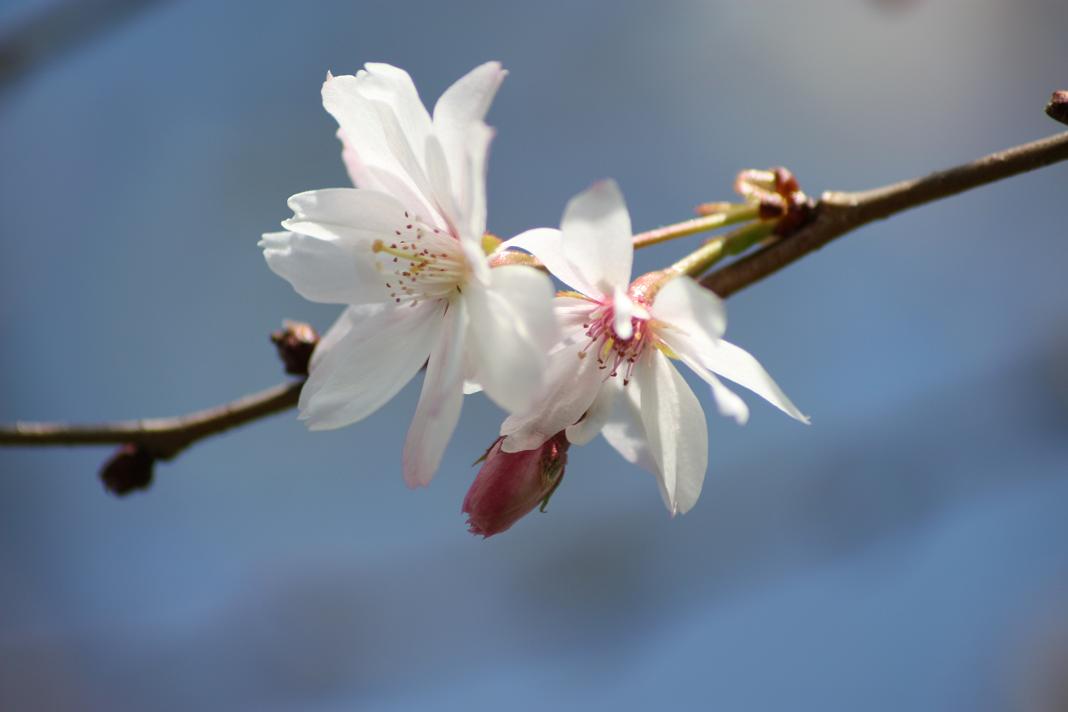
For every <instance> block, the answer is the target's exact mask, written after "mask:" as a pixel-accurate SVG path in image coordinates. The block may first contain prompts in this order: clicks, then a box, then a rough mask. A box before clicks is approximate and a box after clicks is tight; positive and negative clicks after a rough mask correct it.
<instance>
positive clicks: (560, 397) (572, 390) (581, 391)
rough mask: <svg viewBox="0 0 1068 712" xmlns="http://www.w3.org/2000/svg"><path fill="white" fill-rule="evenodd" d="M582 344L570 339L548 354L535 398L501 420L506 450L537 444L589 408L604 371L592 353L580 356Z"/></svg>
mask: <svg viewBox="0 0 1068 712" xmlns="http://www.w3.org/2000/svg"><path fill="white" fill-rule="evenodd" d="M585 346H586V344H585V342H580V341H579V340H577V339H573V340H569V343H567V345H566V346H564V347H563V348H561V349H559V350H558V351H556V352H555V353H553V354H552V355H551V356H550V357H549V367H548V371H547V376H546V381H545V387H544V388H543V389H542V391H541V392H540V393H539V395H538V399H537V401H536V402H535V403H534V404H533V405H532V406H531V407H530V408H529V409H527V410H526V411H524V412H520V413H516V414H514V415H511V416H509V417H508V418H506V419H505V421H504V423H502V424H501V435H504V436H506V439H505V441H504V444H503V449H504V451H505V452H518V451H520V450H530V449H532V448H536V447H540V446H541V444H542V443H544V442H545V441H546V440H548V439H549V438H551V437H552V436H554V435H555V434H556V433H558V432H560V431H561V430H564V429H565V428H567V427H569V426H571V425H574V424H575V423H576V422H578V420H579V419H580V418H582V415H583V414H584V413H585V412H586V411H587V410H588V409H589V407H590V405H591V404H592V403H593V401H594V400H595V399H596V398H597V394H598V392H599V391H600V389H601V386H602V384H603V383H604V380H605V376H606V375H607V373H606V371H605V370H604V369H602V368H600V367H599V365H598V363H597V357H596V355H595V354H585V355H584V356H582V357H580V356H579V354H580V353H581V352H582V349H583V348H585Z"/></svg>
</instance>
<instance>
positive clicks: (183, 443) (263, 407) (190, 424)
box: [0, 381, 304, 460]
mask: <svg viewBox="0 0 1068 712" xmlns="http://www.w3.org/2000/svg"><path fill="white" fill-rule="evenodd" d="M302 385H304V382H303V381H294V382H291V383H282V384H279V385H277V386H275V387H273V388H268V389H267V390H265V391H260V392H259V393H253V394H252V395H248V396H244V397H243V398H238V399H237V400H235V401H230V402H229V403H223V404H222V405H218V406H215V407H214V408H208V409H206V410H201V411H197V412H196V413H189V414H188V415H180V416H176V417H173V418H151V419H147V420H126V421H120V422H115V423H100V424H99V425H70V424H67V423H15V424H14V425H5V426H0V445H26V446H34V445H118V444H124V443H132V444H134V445H139V446H140V447H141V448H142V449H144V450H145V451H146V452H148V453H149V454H150V455H152V457H155V458H157V459H160V460H168V459H170V458H172V457H174V456H175V455H177V454H178V453H179V452H181V451H182V450H184V449H185V448H187V447H189V446H190V445H192V444H193V443H195V442H196V441H197V440H200V439H201V438H206V437H208V436H209V435H215V434H216V433H221V432H223V431H226V430H229V429H230V428H236V427H237V426H239V425H244V424H245V423H249V422H252V421H253V420H259V419H260V418H265V417H267V416H268V415H273V414H274V413H280V412H282V411H283V410H289V409H290V408H292V407H293V406H295V405H296V404H297V399H298V398H299V397H300V389H301V386H302Z"/></svg>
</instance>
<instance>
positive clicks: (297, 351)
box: [271, 320, 319, 376]
mask: <svg viewBox="0 0 1068 712" xmlns="http://www.w3.org/2000/svg"><path fill="white" fill-rule="evenodd" d="M282 326H283V328H282V330H281V331H276V332H274V333H273V334H271V341H273V342H274V345H275V346H276V347H278V357H279V358H281V359H282V363H283V364H284V365H285V368H286V373H288V374H291V375H293V376H307V375H308V363H309V362H310V361H311V355H312V351H314V350H315V345H316V344H318V343H319V335H318V334H317V333H315V329H313V328H311V326H309V325H308V324H305V323H303V322H299V321H288V320H287V321H284V322H282Z"/></svg>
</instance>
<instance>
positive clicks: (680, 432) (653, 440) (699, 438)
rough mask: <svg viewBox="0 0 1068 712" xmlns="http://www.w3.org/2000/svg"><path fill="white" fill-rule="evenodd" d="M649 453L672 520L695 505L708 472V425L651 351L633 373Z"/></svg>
mask: <svg viewBox="0 0 1068 712" xmlns="http://www.w3.org/2000/svg"><path fill="white" fill-rule="evenodd" d="M635 371H636V373H635V380H636V381H638V382H639V387H640V389H641V414H642V424H643V425H644V426H645V433H646V435H647V436H648V438H649V448H650V450H651V451H652V453H653V458H654V459H655V460H656V464H657V466H658V469H659V475H660V477H659V482H660V494H661V495H662V496H663V498H664V503H665V504H666V505H667V508H668V510H669V511H670V512H671V513H672V514H676V513H678V512H682V513H685V512H687V511H689V509H690V508H691V507H693V505H694V504H695V503H696V502H697V498H698V497H699V496H700V494H701V485H702V484H703V483H704V479H705V470H706V469H707V466H708V425H707V423H706V422H705V413H704V411H703V410H702V409H701V404H700V403H699V402H698V400H697V397H696V396H695V395H694V394H693V391H692V390H690V387H689V386H688V385H687V384H686V381H685V380H683V378H682V376H681V375H680V374H679V372H678V371H677V370H676V369H675V367H674V366H673V365H671V361H670V360H669V359H668V358H667V356H665V355H664V354H662V353H660V352H659V351H653V350H649V351H646V353H645V354H644V355H643V356H642V358H641V360H640V361H639V363H638V367H637V368H636V369H635Z"/></svg>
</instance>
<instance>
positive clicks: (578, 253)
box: [500, 181, 808, 514]
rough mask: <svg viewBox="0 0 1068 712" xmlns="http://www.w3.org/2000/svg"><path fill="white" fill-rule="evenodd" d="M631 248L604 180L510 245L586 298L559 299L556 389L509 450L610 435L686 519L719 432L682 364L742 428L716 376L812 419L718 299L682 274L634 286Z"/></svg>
mask: <svg viewBox="0 0 1068 712" xmlns="http://www.w3.org/2000/svg"><path fill="white" fill-rule="evenodd" d="M631 238H632V234H631V226H630V215H629V214H628V212H627V208H626V205H625V204H624V202H623V196H622V195H621V194H620V192H619V189H618V187H617V186H616V184H615V183H614V182H611V181H603V182H601V183H598V184H596V185H594V186H593V187H592V188H590V189H588V190H586V191H585V192H583V193H581V194H579V195H578V196H576V197H575V198H573V199H572V200H571V202H570V203H568V205H567V209H566V210H565V212H564V216H563V219H562V221H561V226H560V230H553V229H548V228H540V229H537V230H531V231H528V232H525V233H522V234H521V235H518V236H516V237H514V238H512V239H511V240H508V241H506V242H505V243H503V244H502V245H501V247H500V249H501V250H506V249H509V248H519V249H523V250H526V251H527V252H530V253H531V254H533V255H534V256H535V257H537V258H538V259H539V260H540V261H541V262H542V263H543V264H544V265H545V266H546V267H547V268H548V269H549V271H550V272H552V273H553V274H554V275H556V276H557V277H558V278H560V280H562V281H563V282H565V283H566V284H567V285H568V286H570V287H572V288H573V289H574V290H575V291H573V292H561V293H559V294H558V296H557V298H556V300H555V309H556V313H557V319H558V321H559V322H560V323H561V328H562V329H563V337H562V340H561V341H560V342H559V343H558V344H557V346H556V347H555V350H554V351H553V352H552V355H551V357H550V364H549V376H548V379H547V380H548V385H547V387H546V388H545V390H544V391H543V392H542V396H541V398H540V399H539V400H538V402H537V403H535V404H534V405H533V406H532V407H531V408H530V409H528V410H527V411H526V412H524V413H521V414H513V415H512V416H510V417H509V418H507V419H506V420H505V421H504V423H503V425H502V426H501V435H502V436H504V437H505V439H504V441H503V443H502V449H503V450H504V451H505V452H516V451H523V450H530V449H534V448H538V447H540V446H541V445H542V443H544V442H545V441H547V440H548V439H550V438H551V437H553V436H554V435H555V434H556V433H558V432H559V431H561V430H565V429H566V433H567V437H568V439H569V440H570V441H571V442H572V443H575V444H585V443H587V442H589V441H590V440H591V439H593V438H594V437H595V436H596V435H597V433H601V434H603V435H604V437H605V439H606V440H607V441H608V442H609V443H610V444H611V445H612V446H613V447H614V448H615V449H616V450H617V451H618V452H619V453H620V454H621V455H622V456H623V457H624V458H626V459H627V460H628V461H630V462H632V463H634V464H637V465H640V466H642V467H644V468H645V469H647V470H649V471H650V472H652V473H653V474H654V475H655V476H656V478H657V482H658V484H659V488H660V493H661V496H662V497H663V499H664V503H665V504H666V505H667V507H668V509H669V510H670V511H671V513H672V514H675V513H677V512H686V511H688V510H689V509H690V508H691V507H693V505H694V504H695V503H696V501H697V498H698V496H699V495H700V493H701V486H702V483H703V481H704V476H705V469H706V466H707V463H708V429H707V425H706V422H705V414H704V411H703V410H702V408H701V404H700V403H699V402H698V400H697V398H696V396H695V395H694V393H693V391H692V390H691V389H690V387H689V386H688V385H687V384H686V381H685V380H684V379H683V378H682V375H681V374H680V373H679V372H678V370H677V369H676V368H675V366H674V364H673V361H680V362H682V363H683V364H685V365H686V366H688V367H689V368H690V369H692V370H693V372H694V373H696V374H697V375H698V376H699V377H700V378H701V379H702V380H704V381H705V382H706V383H708V385H709V386H710V388H711V391H712V395H713V398H714V399H715V401H716V404H717V405H718V407H719V410H720V412H721V413H722V414H724V415H728V416H731V417H733V418H734V419H735V420H737V421H738V422H739V423H744V422H745V421H746V420H747V419H748V417H749V411H748V408H747V407H746V405H745V403H744V402H743V401H742V399H741V398H739V397H738V396H737V395H735V394H734V393H733V392H732V391H730V390H729V389H728V388H727V387H726V386H725V385H724V384H723V383H722V382H721V381H720V380H719V378H718V377H717V375H716V374H718V375H719V376H723V377H725V378H727V379H729V380H731V381H734V382H735V383H737V384H739V385H741V386H744V387H746V388H748V389H750V390H752V391H753V392H755V393H757V394H758V395H760V396H762V397H764V398H766V399H767V400H768V401H770V402H771V403H772V404H773V405H775V406H777V407H778V408H780V409H781V410H783V411H784V412H786V413H787V414H789V415H791V416H792V417H794V418H797V419H798V420H801V421H804V422H808V420H807V418H806V417H805V416H804V415H802V414H801V412H800V411H798V409H797V407H796V406H794V404H793V403H791V402H790V400H789V399H788V398H787V397H786V395H785V394H783V392H782V391H781V390H780V389H779V387H778V386H777V385H776V384H775V382H774V381H773V380H772V379H771V377H770V376H769V375H768V373H767V372H766V371H765V370H764V368H763V367H762V366H761V365H760V364H759V363H758V362H757V360H756V359H755V358H753V356H751V355H750V354H749V353H747V352H746V351H743V350H742V349H741V348H739V347H737V346H735V345H734V344H731V343H728V342H726V341H724V340H723V339H722V338H721V337H722V336H723V333H724V331H725V330H726V326H727V319H726V311H725V308H724V305H723V301H722V300H721V299H720V298H719V297H717V296H716V295H715V294H713V293H712V292H710V291H709V290H707V289H704V288H703V287H701V286H699V285H698V284H697V283H696V282H695V281H694V280H693V279H691V278H689V277H686V276H678V275H676V274H675V273H672V272H671V271H663V272H652V273H649V274H646V275H643V276H642V277H640V278H638V279H637V280H635V281H634V282H633V283H631V263H632V261H633V254H634V249H633V246H632V242H631Z"/></svg>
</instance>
